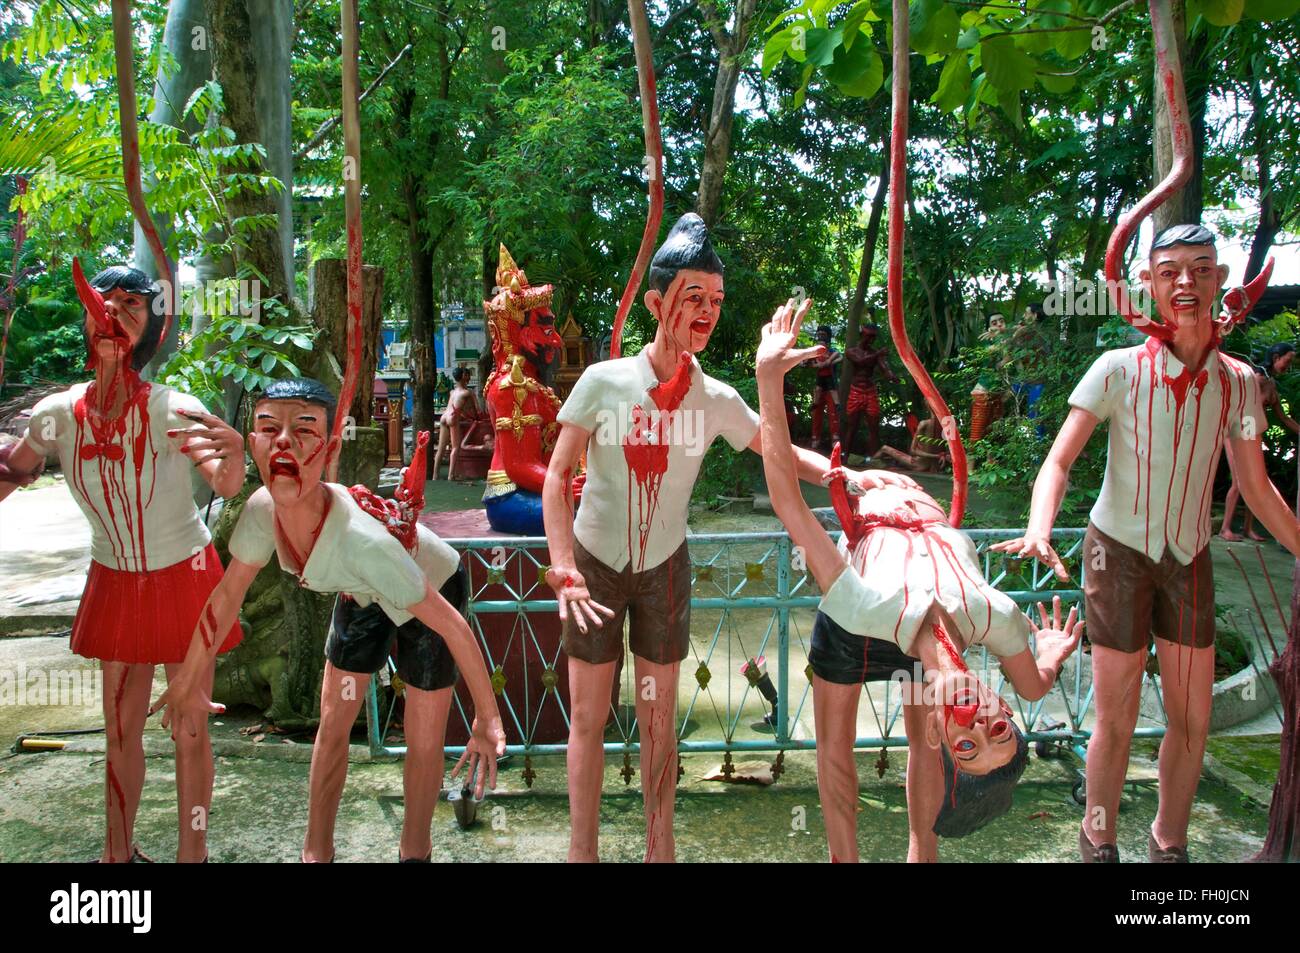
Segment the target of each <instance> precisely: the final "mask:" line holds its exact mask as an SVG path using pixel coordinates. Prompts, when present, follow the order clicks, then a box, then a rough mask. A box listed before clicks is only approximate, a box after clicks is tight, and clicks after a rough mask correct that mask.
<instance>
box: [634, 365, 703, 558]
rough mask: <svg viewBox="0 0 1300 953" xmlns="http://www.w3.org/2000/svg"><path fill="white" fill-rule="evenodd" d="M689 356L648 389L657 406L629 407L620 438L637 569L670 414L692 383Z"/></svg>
mask: <svg viewBox="0 0 1300 953" xmlns="http://www.w3.org/2000/svg"><path fill="white" fill-rule="evenodd" d="M691 366H692V357H691V355H690V354H686V353H683V354H682V355H681V357H680V359H679V361H678V364H677V370H676V371H675V372H674V373H673V376H672V377H671V378H669V379H668V380H667V381H663V382H660V383H657V384H655V386H654V387H652V388H650V399H651V400H652V401H654V404H655V406H656V407H657V408H658V411H659V412H658V413H657V414H651V413H650V412H648V411H647V410H646V409H645V408H644V407H642V406H641V405H640V404H637V405H636V406H635V407H633V408H632V415H631V417H632V419H631V428H630V429H629V431H628V434H627V436H626V437H625V438H624V439H623V457H624V459H625V460H626V461H627V468H628V504H627V505H628V556H629V558H630V557H631V556H632V555H633V551H632V524H633V519H632V516H633V506H632V495H633V493H635V494H636V497H637V499H636V503H637V505H636V513H637V515H638V516H640V519H639V520H637V521H636V522H637V534H638V540H639V544H640V546H639V555H638V558H637V566H636V571H637V572H640V571H641V569H642V568H643V567H644V565H645V549H646V543H647V542H648V541H649V537H650V528H651V526H652V525H653V521H654V514H655V511H656V510H657V509H658V507H659V488H660V486H661V485H662V483H663V478H664V474H665V473H667V472H668V450H669V445H668V441H667V439H666V438H667V428H668V426H669V423H670V421H671V420H672V417H673V414H674V413H676V412H677V409H678V408H679V407H680V406H681V403H682V401H683V400H684V399H685V397H686V394H687V392H688V391H689V390H690V386H691Z"/></svg>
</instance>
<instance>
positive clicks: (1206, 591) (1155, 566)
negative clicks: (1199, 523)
mask: <svg viewBox="0 0 1300 953" xmlns="http://www.w3.org/2000/svg"><path fill="white" fill-rule="evenodd" d="M1083 559H1084V565H1085V566H1087V573H1086V579H1085V582H1084V585H1083V599H1084V603H1083V604H1084V609H1085V611H1086V612H1087V619H1088V627H1087V634H1088V641H1090V642H1091V643H1092V644H1093V645H1100V646H1103V647H1104V648H1108V649H1117V650H1118V651H1120V652H1140V651H1142V650H1143V649H1145V648H1146V647H1147V646H1148V645H1149V644H1150V642H1151V636H1152V635H1153V634H1154V635H1155V636H1156V637H1157V638H1161V639H1165V640H1166V641H1169V642H1174V643H1176V644H1179V645H1187V646H1191V647H1193V648H1198V649H1201V648H1205V647H1206V646H1207V645H1213V644H1214V628H1215V626H1214V561H1213V559H1211V557H1210V547H1209V546H1206V547H1205V548H1204V549H1202V550H1201V551H1200V552H1199V553H1197V554H1196V558H1195V559H1193V560H1192V562H1191V565H1188V566H1184V565H1182V564H1181V563H1180V562H1178V560H1177V559H1175V558H1174V554H1173V553H1172V552H1171V551H1170V549H1169V547H1167V546H1166V547H1165V552H1164V555H1163V556H1162V557H1161V559H1160V562H1158V563H1157V562H1152V560H1151V558H1150V557H1149V556H1147V555H1146V553H1142V552H1139V551H1138V550H1136V549H1132V548H1130V547H1128V546H1125V545H1124V544H1123V543H1121V542H1119V541H1117V540H1115V539H1112V538H1111V537H1109V536H1107V535H1106V534H1105V533H1103V532H1102V531H1101V530H1099V529H1097V527H1095V526H1093V525H1092V523H1089V524H1088V531H1087V533H1085V534H1084V537H1083ZM1094 566H1100V567H1101V568H1093V567H1094Z"/></svg>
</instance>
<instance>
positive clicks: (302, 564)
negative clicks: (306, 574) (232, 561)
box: [275, 490, 334, 582]
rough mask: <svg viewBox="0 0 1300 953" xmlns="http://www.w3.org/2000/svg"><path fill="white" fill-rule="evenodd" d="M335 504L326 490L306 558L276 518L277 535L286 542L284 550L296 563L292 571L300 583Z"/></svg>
mask: <svg viewBox="0 0 1300 953" xmlns="http://www.w3.org/2000/svg"><path fill="white" fill-rule="evenodd" d="M333 503H334V494H333V493H331V492H330V491H329V490H326V491H325V506H324V507H322V509H321V513H320V522H319V523H317V524H316V528H315V529H314V530H312V533H311V543H310V544H309V545H308V547H307V555H306V556H305V557H304V556H303V555H302V554H301V553H299V552H298V550H296V549H295V548H294V546H293V543H292V542H291V541H290V539H289V534H288V533H286V532H285V531H284V527H283V526H282V525H281V524H280V518H279V516H277V517H276V520H275V530H276V535H277V536H278V537H279V538H280V539H281V540H282V541H283V542H284V548H285V549H286V550H288V552H289V558H290V559H291V560H293V562H294V568H293V569H292V570H291V571H292V572H293V573H294V575H296V576H297V577H298V579H299V581H300V582H301V581H302V573H303V570H305V569H306V568H307V560H309V559H311V554H312V552H314V551H315V549H316V541H317V540H318V539H320V531H321V527H323V526H324V525H325V517H327V516H329V515H330V506H331V505H332V504H333Z"/></svg>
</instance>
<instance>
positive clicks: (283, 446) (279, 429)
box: [248, 400, 334, 506]
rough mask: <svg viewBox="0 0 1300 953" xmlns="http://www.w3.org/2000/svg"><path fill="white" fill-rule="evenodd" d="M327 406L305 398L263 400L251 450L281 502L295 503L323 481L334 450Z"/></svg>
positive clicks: (255, 413) (256, 416)
mask: <svg viewBox="0 0 1300 953" xmlns="http://www.w3.org/2000/svg"><path fill="white" fill-rule="evenodd" d="M330 444H331V440H330V435H329V429H328V423H327V420H326V413H325V408H324V407H322V406H320V405H319V404H310V403H307V402H306V401H303V400H260V401H258V402H257V406H256V407H255V408H254V409H253V429H252V431H251V432H250V433H249V435H248V452H249V453H250V454H251V455H252V457H253V462H254V463H256V464H257V472H258V473H260V474H261V476H262V483H263V484H264V485H265V486H266V488H267V489H268V490H270V491H271V498H272V499H274V500H275V502H276V505H277V506H293V505H294V504H296V503H297V502H298V501H299V500H301V499H302V498H304V497H306V496H307V495H308V494H309V493H310V492H311V491H313V490H314V489H315V488H316V484H318V483H320V481H321V476H322V475H323V474H324V472H325V464H326V463H327V462H328V460H329V457H330V454H331V452H333V449H334V448H332V447H331V445H330Z"/></svg>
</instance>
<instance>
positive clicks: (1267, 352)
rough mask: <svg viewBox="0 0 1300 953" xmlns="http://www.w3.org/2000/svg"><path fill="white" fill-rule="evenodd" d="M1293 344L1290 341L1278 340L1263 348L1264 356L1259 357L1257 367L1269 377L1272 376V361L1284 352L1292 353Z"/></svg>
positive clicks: (1293, 351) (1293, 350)
mask: <svg viewBox="0 0 1300 953" xmlns="http://www.w3.org/2000/svg"><path fill="white" fill-rule="evenodd" d="M1294 353H1295V345H1294V344H1292V343H1291V342H1290V341H1278V342H1277V343H1276V344H1270V345H1269V346H1268V347H1267V348H1265V349H1264V356H1263V357H1261V358H1260V359H1259V369H1260V370H1262V371H1263V372H1264V373H1265V374H1267V375H1268V376H1269V377H1272V376H1273V362H1274V361H1276V360H1277V359H1278V358H1279V357H1281V356H1282V355H1284V354H1294Z"/></svg>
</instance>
